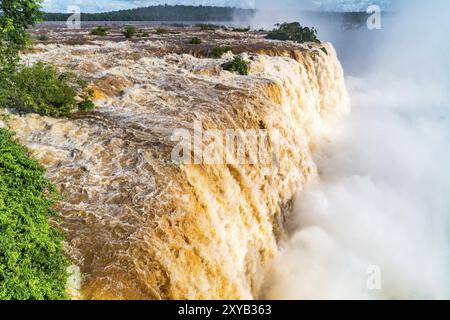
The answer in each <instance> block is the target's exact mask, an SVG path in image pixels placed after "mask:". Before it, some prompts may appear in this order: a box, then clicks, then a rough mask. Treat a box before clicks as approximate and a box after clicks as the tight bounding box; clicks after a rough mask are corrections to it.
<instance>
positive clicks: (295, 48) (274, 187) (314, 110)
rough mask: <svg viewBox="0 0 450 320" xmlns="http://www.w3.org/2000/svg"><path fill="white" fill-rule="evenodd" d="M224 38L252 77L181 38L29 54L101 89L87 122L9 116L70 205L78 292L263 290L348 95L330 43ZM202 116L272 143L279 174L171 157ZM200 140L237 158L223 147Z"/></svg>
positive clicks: (44, 48) (39, 49)
mask: <svg viewBox="0 0 450 320" xmlns="http://www.w3.org/2000/svg"><path fill="white" fill-rule="evenodd" d="M54 36H55V37H56V38H57V37H58V33H56V35H54ZM77 37H78V36H76V37H75V38H77ZM217 38H218V39H220V40H218V39H216V40H214V41H216V42H218V43H219V44H228V45H232V46H233V45H234V46H235V47H236V51H239V50H241V51H247V52H248V53H244V54H243V55H242V56H243V57H244V58H245V59H247V60H248V61H249V62H250V75H249V76H239V75H236V74H232V73H230V72H227V71H223V70H222V68H221V64H222V63H224V62H225V61H227V60H230V59H231V55H229V54H228V55H226V56H224V57H223V58H222V59H209V58H207V57H205V56H204V55H203V56H202V54H203V53H202V52H203V51H205V50H207V49H205V48H204V47H200V48H194V47H192V48H190V47H189V48H187V49H186V48H185V47H184V45H183V43H185V42H186V39H185V40H183V39H182V36H180V35H173V39H172V40H167V39H166V40H154V41H145V40H143V41H135V42H117V41H114V39H109V40H103V41H98V40H92V41H89V42H88V43H86V44H82V45H78V44H74V43H68V44H63V45H61V44H51V43H49V44H39V45H37V46H36V47H35V49H34V53H31V54H29V55H27V56H26V57H24V59H25V60H26V61H28V62H30V63H33V62H34V61H37V60H38V59H39V60H44V61H47V62H51V63H53V64H56V65H57V66H58V67H60V68H63V69H66V70H71V69H73V70H78V71H79V72H80V73H81V74H82V75H84V76H85V77H87V78H88V79H89V80H90V81H91V83H92V86H93V88H94V89H95V99H96V102H97V104H98V108H97V109H96V110H95V111H93V112H91V113H88V114H85V115H74V116H73V117H72V118H71V119H60V120H55V119H50V118H46V117H40V116H37V115H28V116H22V117H20V116H15V115H12V116H11V117H10V119H9V121H8V125H9V126H10V127H11V128H12V129H13V130H14V131H16V132H17V138H18V139H19V140H20V141H21V142H23V143H24V144H26V146H27V147H28V148H29V150H30V152H31V154H32V156H33V157H34V158H36V159H37V160H39V161H40V162H41V163H42V164H43V165H45V166H46V168H48V177H49V178H50V179H51V180H52V181H53V182H54V183H55V184H56V185H57V186H58V188H59V190H60V192H61V194H62V196H63V200H62V201H61V203H60V204H59V206H58V209H59V210H60V211H61V213H62V216H63V222H62V228H63V230H64V232H65V235H66V239H67V241H66V252H67V253H68V255H69V256H70V258H71V259H72V261H73V263H74V264H75V265H77V266H78V267H79V268H80V270H81V272H82V274H83V280H82V282H81V288H80V290H79V292H76V293H74V297H78V298H85V299H108V298H114V299H116V298H121V299H186V298H187V299H199V298H200V299H205V298H208V299H217V298H220V299H222V298H226V299H239V298H256V297H260V296H261V295H262V293H261V286H262V284H263V276H264V271H265V268H266V266H267V265H268V263H269V262H270V261H271V260H272V259H273V258H274V257H275V256H276V255H277V243H278V241H279V240H280V239H282V238H283V234H284V232H283V230H284V222H283V221H284V220H285V218H286V216H287V215H288V213H289V212H290V204H291V201H292V199H293V196H294V195H295V193H296V192H297V191H298V190H299V189H301V188H302V187H303V186H305V185H306V183H307V182H309V181H311V180H312V179H313V178H315V177H316V174H317V170H316V165H315V163H314V161H313V159H312V156H311V151H312V149H313V148H314V146H315V143H316V138H317V137H319V136H322V134H323V129H324V122H325V121H326V119H328V118H331V115H336V114H342V113H345V112H347V111H348V109H349V99H348V95H347V91H346V88H345V84H344V77H343V71H342V68H341V66H340V63H339V61H338V60H337V57H336V53H335V51H334V49H333V47H332V46H331V45H330V44H325V45H323V46H324V48H326V50H324V49H321V48H322V47H323V46H322V45H294V44H289V45H287V44H282V43H278V42H268V41H266V40H262V39H261V37H260V36H259V35H258V34H249V35H239V36H236V35H232V36H229V34H226V33H225V32H224V33H223V37H217ZM267 48H269V49H267ZM202 50H203V51H202ZM183 51H185V52H186V53H191V54H185V53H183ZM194 121H197V122H200V123H201V124H202V125H201V126H202V129H204V130H207V129H219V130H227V129H252V130H255V129H258V130H265V132H267V135H268V136H269V138H272V140H274V139H273V138H274V137H275V134H277V137H276V139H275V140H276V143H277V144H278V146H277V150H278V152H277V154H276V164H277V165H276V167H275V168H273V171H272V172H270V174H267V172H265V171H264V170H263V169H264V168H263V167H262V165H261V164H250V163H248V164H220V165H216V164H215V165H207V164H204V163H203V164H185V163H181V164H179V163H177V162H174V161H172V159H171V153H172V151H173V148H174V147H175V145H176V141H172V140H173V139H171V137H172V135H173V132H174V130H177V129H187V130H188V131H189V132H193V128H194ZM203 143H204V144H205V147H206V145H207V144H208V145H210V144H211V143H212V146H213V149H214V150H223V152H225V153H227V152H229V151H228V150H227V149H226V148H225V146H224V142H223V141H213V142H208V143H206V142H205V141H203ZM210 147H211V146H210ZM255 148H256V146H254V145H250V146H249V151H248V152H249V154H250V153H251V152H252V151H255V150H254V149H255Z"/></svg>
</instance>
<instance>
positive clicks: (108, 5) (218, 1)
mask: <svg viewBox="0 0 450 320" xmlns="http://www.w3.org/2000/svg"><path fill="white" fill-rule="evenodd" d="M268 1H269V0H43V7H44V10H45V11H50V12H66V11H67V8H68V6H70V5H76V6H79V7H80V8H81V11H82V12H102V11H113V10H120V9H128V8H136V7H145V6H151V5H157V4H166V3H167V4H186V5H216V6H234V7H244V8H255V7H257V6H258V2H268ZM271 1H273V2H275V3H285V4H286V5H289V3H294V4H295V5H296V6H298V5H304V6H307V7H313V8H316V9H327V10H364V9H365V8H367V6H368V5H370V4H381V5H382V7H383V8H386V7H387V6H388V3H389V2H390V1H391V0H295V1H294V0H271Z"/></svg>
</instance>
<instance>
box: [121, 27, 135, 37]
mask: <svg viewBox="0 0 450 320" xmlns="http://www.w3.org/2000/svg"><path fill="white" fill-rule="evenodd" d="M123 35H124V36H125V38H127V39H131V38H133V37H134V36H135V35H136V28H135V27H134V26H126V27H125V29H124V30H123Z"/></svg>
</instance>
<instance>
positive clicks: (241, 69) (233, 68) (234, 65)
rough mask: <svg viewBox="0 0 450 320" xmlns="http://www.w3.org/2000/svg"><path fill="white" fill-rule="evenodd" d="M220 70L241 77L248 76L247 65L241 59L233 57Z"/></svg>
mask: <svg viewBox="0 0 450 320" xmlns="http://www.w3.org/2000/svg"><path fill="white" fill-rule="evenodd" d="M222 68H223V69H224V70H227V71H230V72H236V73H238V74H240V75H242V76H246V75H248V71H249V67H248V63H247V62H246V61H245V60H244V59H242V58H241V57H235V58H234V60H233V61H230V62H227V63H224V64H223V65H222Z"/></svg>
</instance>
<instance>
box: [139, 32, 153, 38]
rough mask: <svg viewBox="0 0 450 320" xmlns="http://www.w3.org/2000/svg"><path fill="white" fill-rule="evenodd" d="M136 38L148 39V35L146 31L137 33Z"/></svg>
mask: <svg viewBox="0 0 450 320" xmlns="http://www.w3.org/2000/svg"><path fill="white" fill-rule="evenodd" d="M137 37H139V38H147V37H150V34H149V33H148V32H147V31H139V33H138V34H137Z"/></svg>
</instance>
